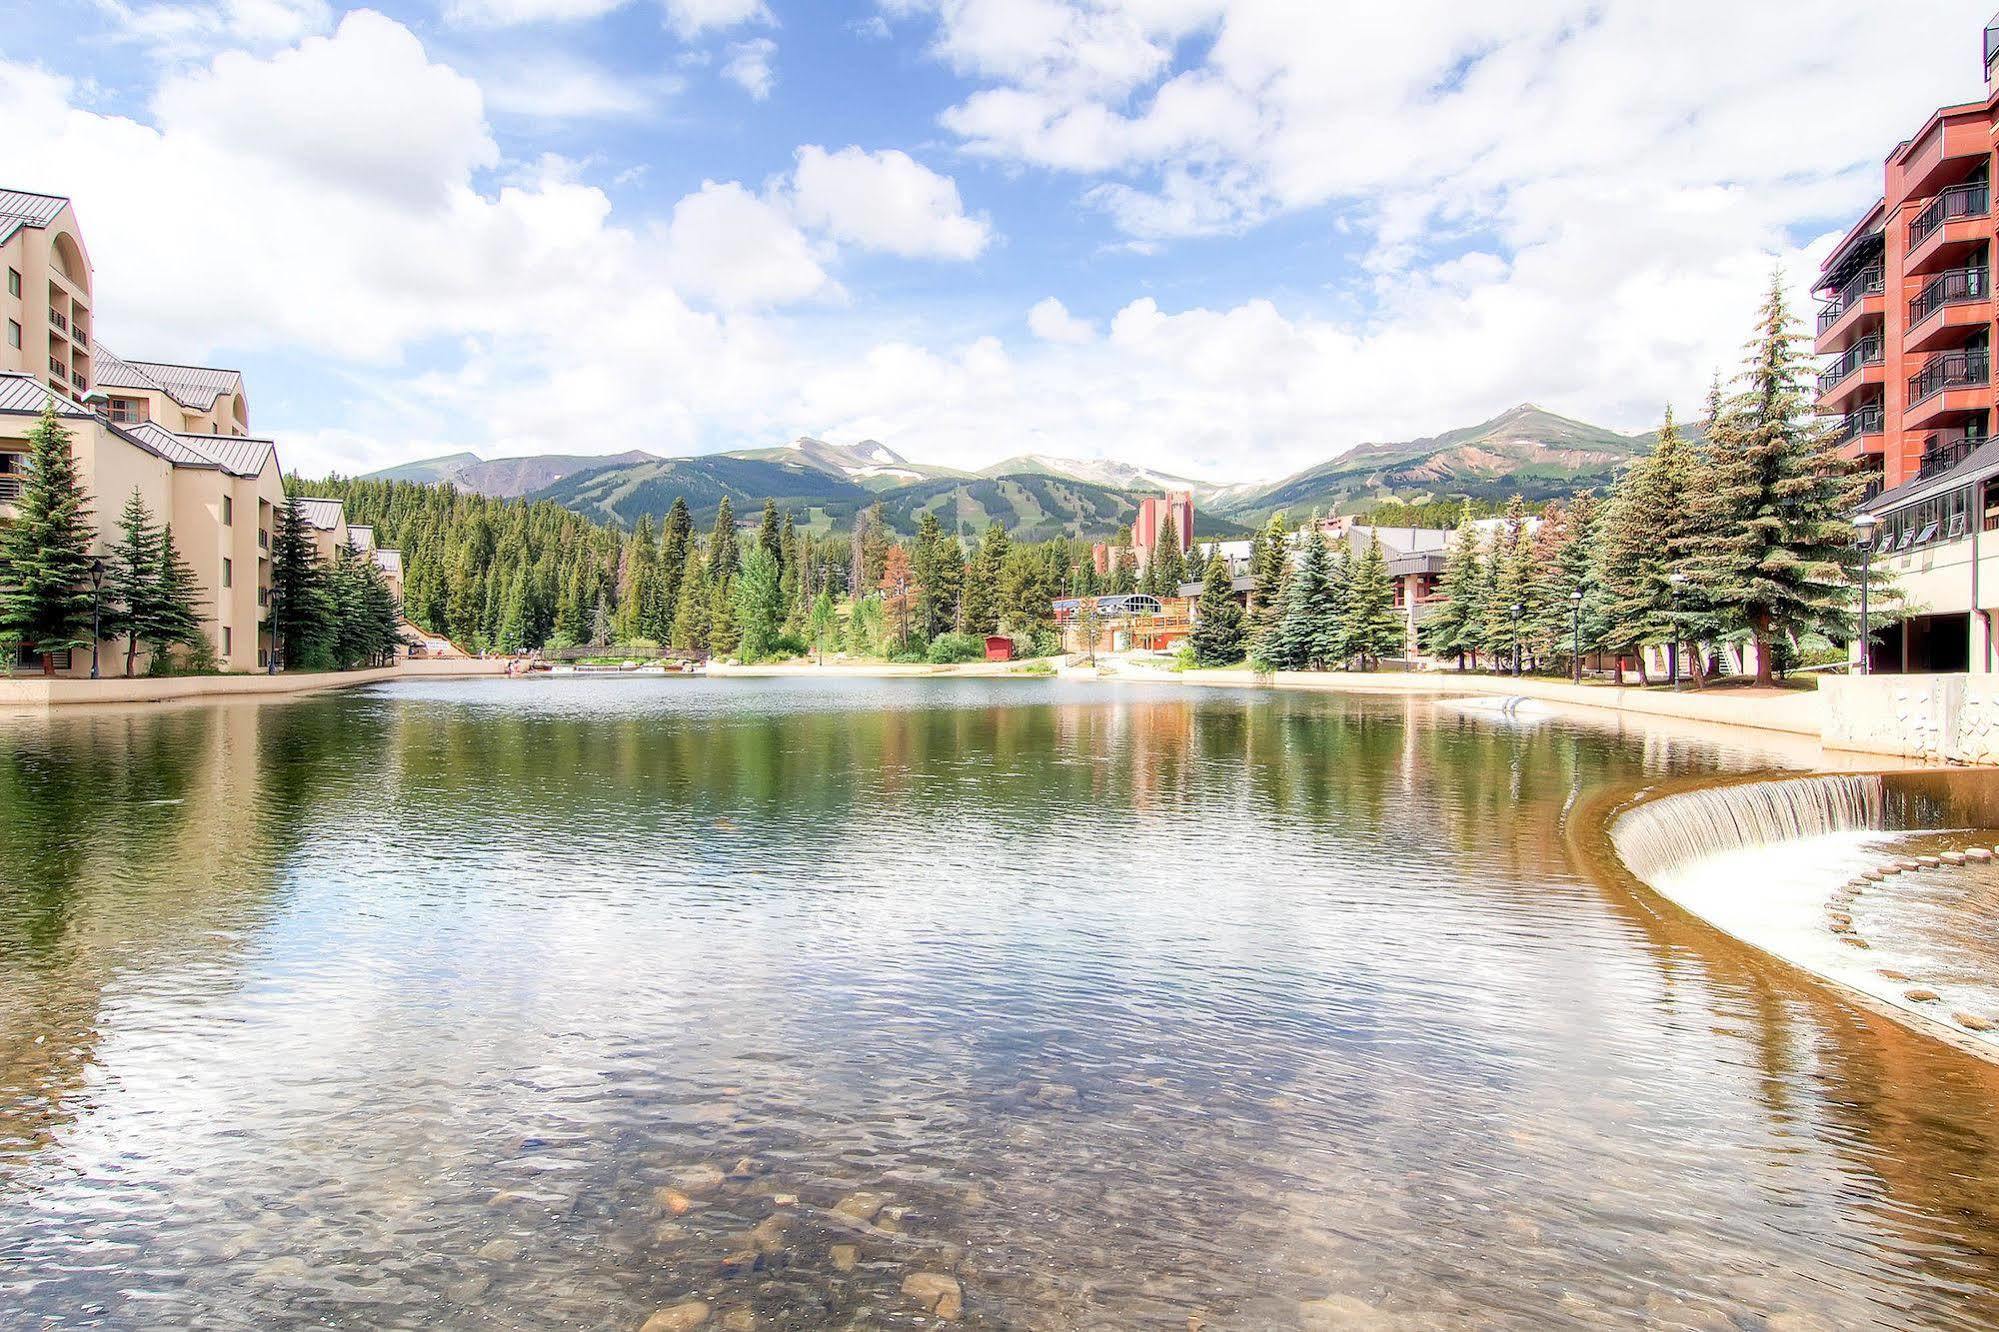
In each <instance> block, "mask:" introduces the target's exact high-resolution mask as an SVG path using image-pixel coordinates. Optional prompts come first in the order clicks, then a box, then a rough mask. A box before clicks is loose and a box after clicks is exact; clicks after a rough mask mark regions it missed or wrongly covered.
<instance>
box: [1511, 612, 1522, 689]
mask: <svg viewBox="0 0 1999 1332" xmlns="http://www.w3.org/2000/svg"><path fill="white" fill-rule="evenodd" d="M1520 609H1521V607H1520V603H1519V602H1517V601H1516V602H1514V603H1513V675H1514V678H1515V679H1518V678H1519V676H1520Z"/></svg>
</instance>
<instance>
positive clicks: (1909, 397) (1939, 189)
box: [1817, 19, 1999, 671]
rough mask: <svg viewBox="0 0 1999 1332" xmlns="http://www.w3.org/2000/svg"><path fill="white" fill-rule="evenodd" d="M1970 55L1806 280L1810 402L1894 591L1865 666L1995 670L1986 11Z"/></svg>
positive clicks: (1992, 92) (1992, 35)
mask: <svg viewBox="0 0 1999 1332" xmlns="http://www.w3.org/2000/svg"><path fill="white" fill-rule="evenodd" d="M1983 54H1984V73H1985V80H1986V95H1985V96H1984V97H1983V98H1981V99H1980V100H1977V101H1973V102H1964V103H1960V104H1957V105H1953V106H1945V107H1942V108H1940V109H1938V110H1937V111H1936V112H1935V113H1934V114H1933V115H1931V116H1930V118H1929V119H1928V120H1926V121H1924V122H1923V124H1922V125H1921V126H1920V127H1919V128H1918V129H1917V130H1916V132H1915V133H1914V134H1912V135H1911V136H1910V137H1909V138H1907V139H1905V140H1903V141H1902V142H1901V143H1899V144H1897V145H1895V148H1894V149H1893V151H1891V152H1890V153H1889V154H1888V156H1887V161H1886V163H1885V165H1884V167H1883V176H1882V195H1881V198H1880V200H1879V201H1878V202H1876V203H1875V204H1874V205H1873V207H1871V208H1870V209H1869V210H1868V211H1867V213H1866V215H1865V216H1863V217H1862V218H1861V219H1860V221H1859V222H1858V223H1856V224H1855V225H1854V227H1853V228H1852V230H1850V231H1849V232H1848V233H1847V234H1846V236H1845V237H1844V238H1843V239H1842V240H1841V241H1840V243H1839V245H1838V246H1837V247H1835V248H1834V250H1833V251H1832V253H1831V254H1830V255H1829V256H1827V258H1826V261H1825V265H1824V268H1823V270H1822V271H1821V273H1820V276H1819V284H1818V289H1819V291H1820V293H1821V294H1822V296H1823V297H1824V304H1823V305H1822V306H1820V308H1819V311H1818V326H1817V348H1818V351H1819V352H1820V353H1821V354H1822V355H1823V357H1824V362H1823V368H1822V369H1821V371H1820V373H1819V377H1818V407H1819V411H1820V412H1822V413H1825V414H1827V415H1830V416H1832V417H1835V418H1836V419H1837V422H1838V425H1837V429H1838V430H1839V431H1840V433H1841V436H1842V437H1843V439H1844V441H1845V448H1846V451H1847V453H1848V456H1850V457H1852V458H1853V459H1855V460H1856V461H1857V462H1858V463H1859V464H1860V465H1861V466H1862V467H1864V468H1865V469H1866V470H1867V472H1868V473H1869V474H1870V476H1869V480H1868V485H1867V490H1866V496H1865V499H1864V501H1863V504H1864V512H1863V516H1862V523H1861V525H1862V527H1863V529H1864V530H1865V531H1866V532H1867V536H1866V538H1865V539H1866V540H1867V542H1868V545H1869V557H1870V573H1871V574H1872V573H1878V574H1883V575H1888V576H1890V577H1891V578H1892V580H1893V582H1894V584H1895V585H1896V586H1897V587H1898V588H1899V590H1900V593H1901V594H1902V596H1904V597H1906V602H1905V603H1903V602H1893V603H1888V604H1887V605H1884V603H1883V600H1882V599H1881V598H1880V597H1879V596H1875V597H1873V598H1871V601H1872V605H1871V609H1872V610H1873V611H1874V613H1875V618H1874V620H1873V623H1872V625H1871V626H1870V627H1871V628H1873V629H1874V630H1876V631H1877V633H1876V642H1875V646H1874V649H1873V652H1872V655H1871V662H1870V665H1871V667H1872V669H1875V670H1881V671H1934V670H1945V671H1962V670H1966V669H1971V670H1978V671H1987V670H1991V669H1992V664H1993V651H1992V647H1991V637H1992V626H1991V613H1992V611H1993V610H1994V609H1995V608H1999V578H1995V576H1994V573H1993V571H1992V570H1991V569H1990V568H1989V567H1985V562H1984V561H1983V560H1982V559H1981V555H1982V554H1983V548H1984V547H1987V546H1992V547H1994V548H1995V549H1999V534H1994V533H1993V529H1995V528H1999V482H1995V477H1999V448H1994V447H1992V446H1991V445H1990V444H1988V441H1989V440H1990V439H1991V436H1992V427H1993V411H1994V407H1995V405H1999V398H1995V395H1994V389H1993V379H1992V327H1993V319H1994V316H1995V306H1994V303H1993V296H1992V262H1993V250H1994V241H1995V239H1999V228H1995V223H1994V215H1993V209H1992V165H1993V151H1994V145H1995V142H1999V19H1995V21H1994V22H1993V23H1991V24H1988V25H1987V26H1986V28H1985V30H1984V52H1983ZM1968 55H1969V53H1968V52H1967V57H1968ZM1870 517H1873V518H1878V519H1879V520H1880V521H1879V522H1878V523H1869V522H1868V521H1866V520H1867V519H1868V518H1870ZM1981 570H1982V572H1983V582H1984V584H1985V586H1983V587H1981ZM1881 581H1882V583H1885V582H1886V581H1887V579H1885V578H1884V579H1882V580H1881ZM1904 605H1906V608H1907V610H1909V611H1915V612H1920V613H1914V614H1904V613H1903V612H1902V609H1900V607H1902V606H1904ZM1884 611H1885V612H1887V613H1886V614H1885V615H1884V614H1883V612H1884ZM1884 626H1885V627H1884ZM1857 650H1858V649H1857V648H1856V652H1857Z"/></svg>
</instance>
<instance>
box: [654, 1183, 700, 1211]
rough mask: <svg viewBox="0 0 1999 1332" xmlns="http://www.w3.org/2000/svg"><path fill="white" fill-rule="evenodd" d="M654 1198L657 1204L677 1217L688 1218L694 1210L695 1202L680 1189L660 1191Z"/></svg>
mask: <svg viewBox="0 0 1999 1332" xmlns="http://www.w3.org/2000/svg"><path fill="white" fill-rule="evenodd" d="M652 1196H653V1200H654V1201H655V1202H657V1203H658V1204H659V1205H660V1206H661V1207H664V1208H665V1209H666V1210H667V1211H669V1212H671V1213H673V1214H674V1215H675V1216H686V1215H687V1214H688V1213H689V1212H690V1211H692V1210H694V1200H693V1199H692V1198H690V1197H688V1196H687V1195H686V1194H684V1193H682V1192H681V1191H680V1190H679V1189H660V1190H658V1191H657V1192H655V1193H654V1194H653V1195H652Z"/></svg>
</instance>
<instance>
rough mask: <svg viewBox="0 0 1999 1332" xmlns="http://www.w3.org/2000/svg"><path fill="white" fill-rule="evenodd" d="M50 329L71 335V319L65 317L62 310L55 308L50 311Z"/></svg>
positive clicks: (63, 334) (53, 331)
mask: <svg viewBox="0 0 1999 1332" xmlns="http://www.w3.org/2000/svg"><path fill="white" fill-rule="evenodd" d="M49 331H50V332H51V333H60V334H61V335H62V336H63V337H68V336H69V320H68V319H67V318H65V317H64V315H63V312H62V311H60V310H55V309H51V310H50V311H49Z"/></svg>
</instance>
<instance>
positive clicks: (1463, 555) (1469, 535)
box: [1423, 500, 1485, 671]
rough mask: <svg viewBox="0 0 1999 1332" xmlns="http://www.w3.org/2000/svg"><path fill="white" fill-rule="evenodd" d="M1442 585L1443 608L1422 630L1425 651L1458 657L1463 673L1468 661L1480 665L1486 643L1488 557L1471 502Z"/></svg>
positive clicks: (1461, 519)
mask: <svg viewBox="0 0 1999 1332" xmlns="http://www.w3.org/2000/svg"><path fill="white" fill-rule="evenodd" d="M1442 581H1443V592H1444V604H1443V605H1442V606H1440V607H1438V609H1437V610H1436V612H1435V613H1433V614H1432V615H1431V617H1430V619H1429V620H1428V621H1427V622H1426V623H1425V624H1424V626H1423V647H1424V650H1425V651H1427V652H1429V653H1430V654H1431V655H1432V656H1435V657H1439V658H1442V657H1455V658H1456V659H1457V663H1458V669H1459V670H1461V671H1462V670H1463V669H1464V668H1465V664H1466V662H1467V660H1469V661H1470V663H1471V664H1472V665H1474V666H1475V665H1477V664H1478V651H1479V648H1480V647H1482V646H1483V645H1484V641H1485V639H1484V624H1485V603H1484V596H1483V593H1484V591H1485V554H1484V549H1483V544H1482V543H1481V542H1480V541H1479V536H1478V527H1477V525H1476V524H1475V523H1474V522H1473V520H1472V508H1471V501H1470V500H1466V501H1465V503H1464V507H1463V509H1462V510H1461V511H1460V514H1459V517H1458V530H1457V533H1456V534H1455V535H1454V536H1453V537H1452V538H1451V546H1450V551H1449V553H1448V554H1446V555H1445V557H1444V576H1443V580H1442Z"/></svg>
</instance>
